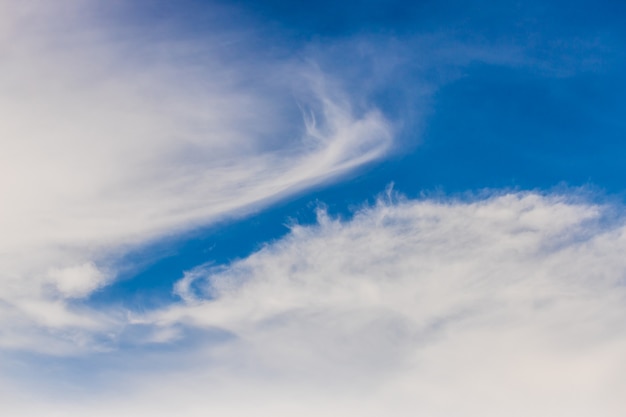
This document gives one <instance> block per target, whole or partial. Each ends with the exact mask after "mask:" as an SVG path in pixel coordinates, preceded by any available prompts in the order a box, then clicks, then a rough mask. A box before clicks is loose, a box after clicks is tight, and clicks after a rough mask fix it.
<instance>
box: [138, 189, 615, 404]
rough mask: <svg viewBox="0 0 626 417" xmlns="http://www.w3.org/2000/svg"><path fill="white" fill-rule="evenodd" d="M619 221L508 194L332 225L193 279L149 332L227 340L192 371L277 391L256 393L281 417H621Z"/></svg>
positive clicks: (398, 208) (376, 210) (372, 211)
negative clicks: (176, 327)
mask: <svg viewBox="0 0 626 417" xmlns="http://www.w3.org/2000/svg"><path fill="white" fill-rule="evenodd" d="M612 209H613V208H612V207H610V206H599V205H594V204H590V203H585V202H584V201H580V200H579V201H575V199H574V198H573V197H567V196H554V195H547V196H541V195H538V194H533V193H518V194H515V193H514V194H506V195H501V196H496V197H490V198H486V199H480V200H477V201H472V202H462V201H450V200H447V201H445V200H444V201H437V200H422V201H400V202H396V203H392V202H389V201H379V203H378V204H377V205H376V206H374V207H370V208H365V209H363V210H362V211H360V212H359V213H357V214H356V215H355V217H354V218H353V219H351V220H349V221H339V220H335V219H331V218H328V217H327V216H326V215H325V214H324V212H321V213H320V218H319V220H320V221H319V224H318V225H316V226H307V227H301V226H296V227H294V228H293V230H292V232H291V234H290V235H289V236H287V237H286V238H284V239H282V240H280V241H278V242H276V243H273V244H270V245H268V246H267V247H265V248H264V249H262V250H261V251H259V252H258V253H255V254H253V255H252V256H250V257H249V258H247V259H243V260H241V261H238V262H236V263H234V264H232V265H230V266H228V267H227V268H225V269H223V270H206V269H203V268H202V267H200V269H198V270H195V271H190V272H189V273H188V274H187V275H186V277H185V278H183V279H182V280H181V281H179V283H178V285H177V290H178V292H179V293H180V294H181V296H182V297H183V298H184V299H185V300H186V301H185V303H183V304H181V305H180V306H174V307H171V308H169V309H168V310H166V311H162V312H159V313H158V314H155V315H154V316H151V317H150V321H152V322H153V323H156V324H158V325H159V326H164V327H166V328H167V327H168V326H170V325H171V324H173V323H179V324H180V323H184V324H185V325H188V326H199V327H205V328H219V329H221V330H223V331H227V332H229V333H231V334H232V335H233V336H234V339H233V340H231V341H230V342H226V343H225V344H224V345H219V346H218V347H208V348H206V349H208V352H210V353H208V354H207V355H208V358H211V361H210V363H215V364H216V365H215V366H212V365H207V368H206V369H205V370H204V371H192V372H191V373H192V374H194V375H196V376H197V375H198V374H202V375H203V377H204V378H207V379H206V380H207V381H220V378H222V379H223V380H224V381H226V382H225V385H226V386H228V383H232V384H233V386H231V389H236V387H239V386H243V387H246V386H255V387H256V385H255V384H258V385H261V386H265V387H266V389H267V390H268V392H267V393H266V392H265V391H264V389H263V388H261V389H260V390H261V392H263V393H265V394H267V396H266V395H265V394H259V397H255V395H254V393H253V392H251V393H248V392H246V395H248V394H250V396H251V397H252V398H253V399H252V400H251V401H252V402H253V403H254V400H257V401H259V403H258V404H257V406H259V407H261V408H262V407H263V404H272V407H273V406H276V409H274V408H272V412H271V413H274V412H276V413H277V414H278V415H282V414H280V412H281V411H280V406H281V405H284V404H287V405H286V407H287V409H289V407H291V406H293V407H295V408H296V409H297V413H298V414H299V413H301V412H302V413H303V414H304V415H320V414H334V413H338V412H341V414H342V415H381V414H382V413H385V414H388V413H391V414H394V415H407V416H408V415H431V416H461V415H463V416H501V415H504V414H506V415H519V416H527V415H533V416H551V415H570V416H585V415H589V414H594V413H595V414H601V415H603V416H618V415H619V414H620V413H621V410H622V408H621V394H620V393H623V392H624V390H625V389H626V378H624V376H623V375H624V371H625V370H626V361H624V355H623V352H624V349H625V348H626V325H624V320H623V317H624V314H625V313H626V286H625V283H626V281H625V277H626V260H625V259H624V256H623V253H624V251H625V250H626V226H624V223H623V221H622V220H621V219H620V220H615V219H613V220H610V218H611V211H612ZM216 375H217V376H218V377H215V376H216ZM213 378H215V379H213ZM233 380H234V382H233ZM252 381H253V382H252ZM217 385H218V386H221V382H220V383H217ZM272 390H275V391H272ZM219 391H220V390H219V389H218V392H219ZM190 392H194V394H190ZM202 392H204V391H203V389H202V388H200V389H197V390H194V389H190V391H189V392H187V394H189V395H192V397H193V395H198V396H200V395H201V393H202ZM227 392H228V390H227ZM193 398H196V399H197V397H193ZM217 398H219V397H217ZM290 398H291V399H294V403H293V404H291V403H290V401H289V400H288V399H290ZM285 399H287V400H285ZM283 400H284V401H285V403H283V402H282V401H283ZM216 401H217V403H218V404H219V403H220V401H219V400H216ZM231 406H232V407H234V408H235V409H237V405H236V404H229V405H228V406H225V409H230V407H231ZM207 407H209V408H210V405H209V403H207ZM334 407H339V408H338V409H335V408H334ZM342 407H343V408H342ZM339 410H341V411H339ZM247 412H251V411H250V409H246V408H245V407H242V408H241V410H240V414H238V413H237V412H234V413H233V414H232V415H246V413H247ZM289 412H294V410H293V409H291V411H289ZM289 412H287V411H284V413H285V415H287V414H288V413H289ZM271 413H269V412H268V415H269V414H271Z"/></svg>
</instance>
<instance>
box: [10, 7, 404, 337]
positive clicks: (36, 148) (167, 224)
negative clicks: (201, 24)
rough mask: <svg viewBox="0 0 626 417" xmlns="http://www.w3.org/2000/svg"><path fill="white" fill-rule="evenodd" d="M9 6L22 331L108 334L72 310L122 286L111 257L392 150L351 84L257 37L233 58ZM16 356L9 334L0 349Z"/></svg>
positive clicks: (70, 14)
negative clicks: (278, 55)
mask: <svg viewBox="0 0 626 417" xmlns="http://www.w3.org/2000/svg"><path fill="white" fill-rule="evenodd" d="M1 4H2V9H3V13H2V19H3V21H5V23H6V25H3V32H2V36H1V37H0V48H1V55H2V61H3V64H2V66H3V70H2V74H1V75H0V88H1V89H2V95H1V96H0V111H1V112H2V114H3V123H2V125H1V126H0V138H2V139H1V141H2V153H1V154H0V166H1V167H2V168H1V169H2V175H0V193H1V195H2V205H1V207H0V213H1V215H0V228H1V229H2V237H1V239H0V270H1V272H0V274H1V276H0V300H2V307H0V310H1V313H0V321H2V323H5V322H7V321H9V322H11V323H13V324H11V325H8V324H7V326H9V327H13V326H15V325H16V324H15V321H14V320H13V317H15V315H18V316H21V317H22V318H23V320H26V321H27V322H30V323H31V324H30V325H31V326H39V325H42V326H48V325H59V326H78V327H81V326H84V325H86V324H87V323H91V324H94V323H92V321H90V320H87V321H85V320H84V319H83V317H82V316H81V314H80V312H71V311H70V310H67V309H65V308H64V305H65V304H66V300H67V299H74V298H77V297H79V298H80V297H83V296H86V295H88V294H89V293H90V292H92V291H93V290H95V289H97V288H99V287H101V286H102V285H105V284H106V283H108V282H110V280H111V279H113V278H114V277H115V270H114V267H113V266H112V265H111V264H110V260H111V256H114V255H116V254H119V253H122V252H123V251H124V250H127V249H128V248H129V247H132V246H136V245H139V244H144V243H146V242H147V241H148V240H151V239H155V238H158V237H162V236H164V235H167V234H172V233H177V232H180V231H184V230H188V229H189V228H190V227H192V226H195V225H200V224H207V223H209V222H212V221H215V220H216V219H220V218H223V217H225V216H236V215H240V214H242V213H243V212H245V211H246V210H250V209H251V208H254V207H256V206H259V205H261V204H267V203H268V202H269V201H271V200H274V199H277V198H279V197H282V196H285V195H287V194H289V193H294V192H297V191H300V190H302V189H304V188H306V187H309V186H311V185H314V184H319V183H321V182H324V181H328V180H330V179H332V178H336V177H337V176H340V175H342V174H345V173H347V172H349V171H350V170H353V169H354V168H357V167H359V166H361V165H363V164H365V163H368V162H371V161H373V160H375V159H377V158H380V157H381V156H383V155H384V154H385V153H386V151H387V150H388V148H389V146H390V145H391V140H392V129H391V126H390V124H389V123H388V122H387V121H386V120H385V118H384V117H383V116H382V114H381V113H380V112H379V111H377V110H376V109H375V108H366V109H363V107H360V108H359V109H354V108H353V107H352V105H351V102H350V97H349V96H348V95H346V94H345V93H343V92H342V91H341V89H340V86H341V83H340V82H339V81H332V80H330V79H329V78H328V76H327V75H325V74H323V73H321V72H320V71H319V70H316V69H315V68H314V67H312V66H311V65H308V64H305V63H298V62H294V61H289V60H282V61H281V60H273V59H267V58H266V59H262V58H260V57H259V56H260V54H254V52H253V50H252V49H251V48H248V49H246V48H247V47H246V42H245V39H244V38H245V36H243V35H241V36H240V37H239V38H237V41H238V43H237V44H236V47H237V48H241V50H240V52H239V53H238V54H233V51H232V45H231V46H229V47H228V48H225V47H224V44H227V42H226V40H227V39H226V40H225V39H224V37H227V35H220V34H219V33H210V34H206V36H205V37H203V38H202V39H201V40H190V39H185V38H184V37H179V38H178V39H176V40H171V39H169V38H168V39H167V40H165V39H164V38H167V37H163V36H157V35H160V34H159V33H158V32H151V31H150V29H149V28H145V27H144V28H142V30H143V31H139V30H138V29H136V28H132V27H125V26H124V25H123V24H120V23H118V24H117V26H115V25H113V26H112V28H108V27H107V25H108V24H109V23H111V22H108V21H106V20H104V19H103V18H100V17H99V13H100V14H102V10H100V12H99V13H96V11H98V9H96V6H97V4H96V2H89V1H87V2H74V1H61V2H56V3H55V4H54V5H51V4H46V3H45V2H25V3H24V4H22V3H20V4H19V5H18V4H15V3H14V2H9V1H2V2H1ZM103 15H104V14H103ZM122 35H123V36H122ZM229 45H230V44H229ZM226 52H228V53H226ZM234 55H236V56H238V57H239V58H237V57H235V58H233V56H234ZM242 57H246V58H242ZM329 83H331V84H332V86H333V89H332V90H331V89H329V88H328V87H327V85H328V84H329ZM294 86H298V91H299V92H301V93H302V94H299V93H298V92H296V90H295V89H294V88H292V87H294ZM305 93H306V94H305ZM294 94H299V95H296V96H294ZM298 105H299V106H300V107H301V108H302V112H304V114H305V117H304V118H303V115H302V114H301V113H300V110H299V108H298ZM3 325H4V324H3ZM12 344H13V341H12V339H11V337H10V336H8V332H5V333H4V336H3V337H0V346H5V347H7V346H11V345H12ZM31 347H32V348H37V349H40V348H44V349H47V348H48V347H49V345H48V344H47V343H44V344H42V343H40V341H38V340H33V341H32V343H31Z"/></svg>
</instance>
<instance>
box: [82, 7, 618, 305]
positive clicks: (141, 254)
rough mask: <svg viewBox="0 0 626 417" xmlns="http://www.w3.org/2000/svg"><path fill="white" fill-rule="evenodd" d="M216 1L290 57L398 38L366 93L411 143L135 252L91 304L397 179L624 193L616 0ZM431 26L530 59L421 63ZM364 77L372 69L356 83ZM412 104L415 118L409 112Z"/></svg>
mask: <svg viewBox="0 0 626 417" xmlns="http://www.w3.org/2000/svg"><path fill="white" fill-rule="evenodd" d="M444 3H445V4H444ZM138 4H142V6H141V7H137V8H136V9H134V10H135V13H136V14H137V15H136V16H135V15H134V14H133V17H132V18H133V19H140V18H141V19H143V20H144V22H145V21H150V20H152V19H157V20H159V19H165V18H167V19H170V21H174V22H176V21H177V19H178V22H179V24H177V25H176V27H177V30H178V31H180V33H181V36H202V33H203V32H204V31H210V29H211V28H210V27H208V26H211V25H212V23H211V22H212V21H213V22H216V21H215V18H214V16H215V15H214V14H212V13H213V12H212V10H214V7H215V5H216V3H214V2H205V1H199V0H194V1H189V0H185V1H181V2H176V5H173V3H171V2H150V4H149V5H148V4H147V3H146V4H143V3H141V2H140V3H138ZM222 7H224V8H225V9H228V8H232V9H230V10H233V12H232V13H231V14H230V16H232V19H233V21H232V22H226V23H224V21H223V20H222V21H221V23H220V24H224V25H226V26H228V25H232V27H238V26H241V25H242V24H243V25H244V26H246V25H250V26H251V27H254V28H255V30H259V32H258V33H259V35H260V36H261V34H262V36H265V37H266V38H264V39H265V40H266V42H264V41H263V40H260V41H259V44H260V45H265V46H264V48H266V49H267V51H268V53H272V54H275V53H276V50H277V48H278V49H280V50H281V51H282V52H281V53H287V54H288V53H289V51H296V50H297V51H301V50H302V48H306V47H309V46H308V45H311V44H316V45H317V48H318V49H319V48H320V47H323V45H324V44H325V43H326V42H333V41H336V40H338V39H339V40H340V39H347V38H349V37H351V36H357V35H358V36H366V37H367V36H370V37H371V39H376V40H377V41H376V42H378V43H379V44H378V45H379V48H380V45H383V48H384V44H385V42H393V43H394V44H395V45H402V44H403V42H404V43H405V45H404V46H403V47H404V48H405V49H404V50H403V49H402V48H400V49H398V51H404V52H402V53H403V54H405V56H404V57H403V58H404V59H402V60H399V64H398V65H399V67H398V68H396V69H395V70H394V72H393V73H392V76H388V77H387V78H385V79H384V82H383V83H382V84H380V85H376V86H374V87H372V91H371V92H370V93H369V96H368V98H369V100H373V101H374V102H375V104H376V105H377V106H378V107H380V108H382V109H383V111H385V112H386V113H387V114H388V115H389V117H390V118H392V119H394V120H396V121H398V120H400V121H402V119H403V118H406V119H411V121H410V122H408V123H405V125H404V127H403V129H401V130H400V131H399V136H400V137H399V142H400V143H403V144H404V146H403V147H402V149H401V150H400V151H399V152H397V153H395V154H394V155H391V156H390V157H389V158H388V159H386V160H384V161H380V162H378V163H375V164H372V165H370V166H369V167H366V168H364V169H362V170H360V171H359V172H357V173H353V174H352V175H350V176H349V177H347V178H344V179H343V180H341V181H339V182H337V183H335V184H332V185H322V186H318V187H317V188H315V189H314V190H310V191H308V192H305V193H301V194H300V195H298V196H295V197H292V198H290V199H287V200H285V201H282V202H279V203H277V204H275V205H273V206H271V207H269V208H265V209H263V210H261V211H259V212H257V213H255V214H252V215H250V216H248V217H245V218H242V219H239V220H236V221H235V220H231V221H228V222H226V221H225V222H223V223H221V224H218V225H215V226H211V227H208V228H206V229H204V230H197V231H194V232H192V233H190V234H187V235H185V236H179V237H174V238H170V239H166V240H164V241H161V242H157V243H155V244H153V245H151V246H149V247H146V248H143V249H142V250H140V251H137V252H135V253H131V254H128V255H127V256H126V258H125V259H124V260H123V262H124V263H127V264H133V265H140V266H139V267H137V268H135V269H133V270H132V271H129V272H128V273H126V274H125V276H123V277H122V279H121V280H120V281H119V282H117V283H116V284H114V285H112V286H109V287H107V288H105V289H103V290H102V291H100V292H98V293H96V294H95V295H94V296H93V297H92V299H91V302H93V303H101V302H102V303H111V302H118V303H122V304H124V305H126V306H128V307H130V308H138V309H142V308H149V307H151V306H154V305H155V304H159V303H162V302H170V301H171V300H172V298H173V295H172V294H171V288H172V284H173V282H174V281H175V280H177V279H179V278H180V277H181V276H182V273H183V271H185V270H188V269H190V268H193V267H195V266H197V265H200V264H203V263H207V262H211V263H213V264H215V265H220V264H224V263H228V262H231V261H232V260H234V259H237V258H241V257H244V256H246V255H248V254H249V253H251V252H253V251H255V250H258V249H259V248H260V247H262V245H263V244H264V243H267V242H269V241H271V240H273V239H277V238H279V237H280V236H283V235H284V234H285V233H287V232H288V228H287V227H286V226H285V224H288V223H289V222H292V221H297V222H300V223H305V224H307V223H312V222H313V221H314V219H315V216H314V209H315V205H316V204H318V203H324V204H325V205H327V206H328V208H329V211H330V212H331V213H332V214H337V215H342V216H344V217H349V215H350V213H351V212H353V211H354V210H355V208H358V207H360V206H362V204H364V203H365V202H367V201H370V202H371V201H372V200H373V198H375V197H376V195H377V194H379V193H381V192H382V191H383V190H384V189H385V187H386V186H387V185H388V184H389V183H391V182H393V183H394V184H395V188H396V190H398V191H399V192H401V193H404V194H406V195H408V196H410V197H414V196H418V195H420V194H421V193H423V192H434V191H439V192H444V193H462V192H465V191H477V190H482V189H485V188H492V189H502V188H511V189H524V190H527V189H540V190H547V189H552V188H553V187H555V186H558V185H560V184H565V185H567V186H570V187H578V186H590V187H596V188H599V189H600V190H603V191H604V192H605V193H608V194H611V195H617V196H623V195H624V192H625V191H626V164H624V163H623V161H624V159H625V157H626V140H625V139H626V119H625V118H624V115H626V104H624V100H623V97H625V96H626V59H625V54H624V51H626V31H625V29H624V27H625V25H624V24H623V22H624V19H625V18H626V3H624V2H622V1H614V2H612V1H604V2H590V1H582V0H579V1H568V2H560V1H559V2H555V1H553V2H492V1H482V2H465V1H453V2H438V1H422V2H419V1H418V2H414V1H413V2H412V1H397V0H393V1H378V0H376V1H364V2H356V3H355V2H334V1H330V0H328V1H326V0H322V1H318V2H315V3H309V2H307V3H302V2H286V1H280V0H264V1H252V0H238V1H236V2H231V3H229V4H228V5H227V6H222ZM172 19H173V20H172ZM207 19H208V20H207ZM210 19H214V20H210ZM242 22H243V23H242ZM216 24H217V23H216ZM207 25H208V26H207ZM429 33H436V34H438V35H441V34H443V35H444V36H449V37H450V39H457V40H458V39H464V40H469V41H470V43H474V44H476V43H478V44H481V45H495V44H498V45H504V46H505V47H506V45H510V46H511V47H512V48H513V47H515V48H519V49H520V50H522V51H523V57H522V59H521V60H520V61H519V62H513V63H510V64H506V63H498V62H485V61H484V60H483V61H481V60H470V61H469V63H467V64H464V65H457V66H456V67H455V65H452V64H449V65H447V66H445V65H443V66H442V65H439V66H437V65H434V66H433V67H432V69H431V73H428V72H426V73H425V72H424V71H423V66H420V65H419V64H420V63H419V62H418V61H419V60H420V59H421V58H420V56H419V54H416V55H415V56H413V55H411V54H410V53H408V54H406V51H407V50H411V48H412V45H413V44H412V43H411V42H414V40H415V39H416V37H419V36H422V35H428V34H429ZM329 57H330V58H329ZM332 57H333V55H332V54H330V55H327V56H326V59H330V61H332ZM496 61H497V60H496ZM342 65H343V66H342ZM324 66H326V67H330V68H331V69H334V70H336V71H348V72H349V71H357V72H358V71H359V69H355V68H348V67H346V66H345V65H344V63H342V62H335V63H334V65H333V62H327V63H323V62H322V67H324ZM452 67H454V68H456V69H455V70H454V71H452V73H454V74H453V75H450V76H449V77H444V78H447V79H446V80H445V82H440V83H439V85H437V86H436V88H435V89H434V90H433V91H434V93H433V94H430V95H427V96H424V97H422V96H419V94H417V96H419V97H417V98H416V97H415V96H416V94H414V92H412V90H411V89H412V88H413V86H415V85H419V83H421V82H423V78H424V77H425V76H427V77H431V78H432V77H435V78H436V75H437V73H438V71H442V72H445V71H451V70H450V68H452ZM416 68H422V70H420V71H421V72H420V71H418V70H417V69H416ZM324 69H326V68H324ZM433 71H434V74H433V73H432V72H433ZM367 76H368V74H367V71H365V72H363V73H361V74H360V78H359V77H356V78H355V80H357V83H358V82H359V81H360V80H365V78H367ZM429 82H432V85H435V84H437V83H438V81H436V80H435V81H433V79H431V80H430V81H429ZM415 114H418V115H419V116H418V117H414V118H412V115H415ZM413 119H415V120H413ZM620 198H621V197H620Z"/></svg>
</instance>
